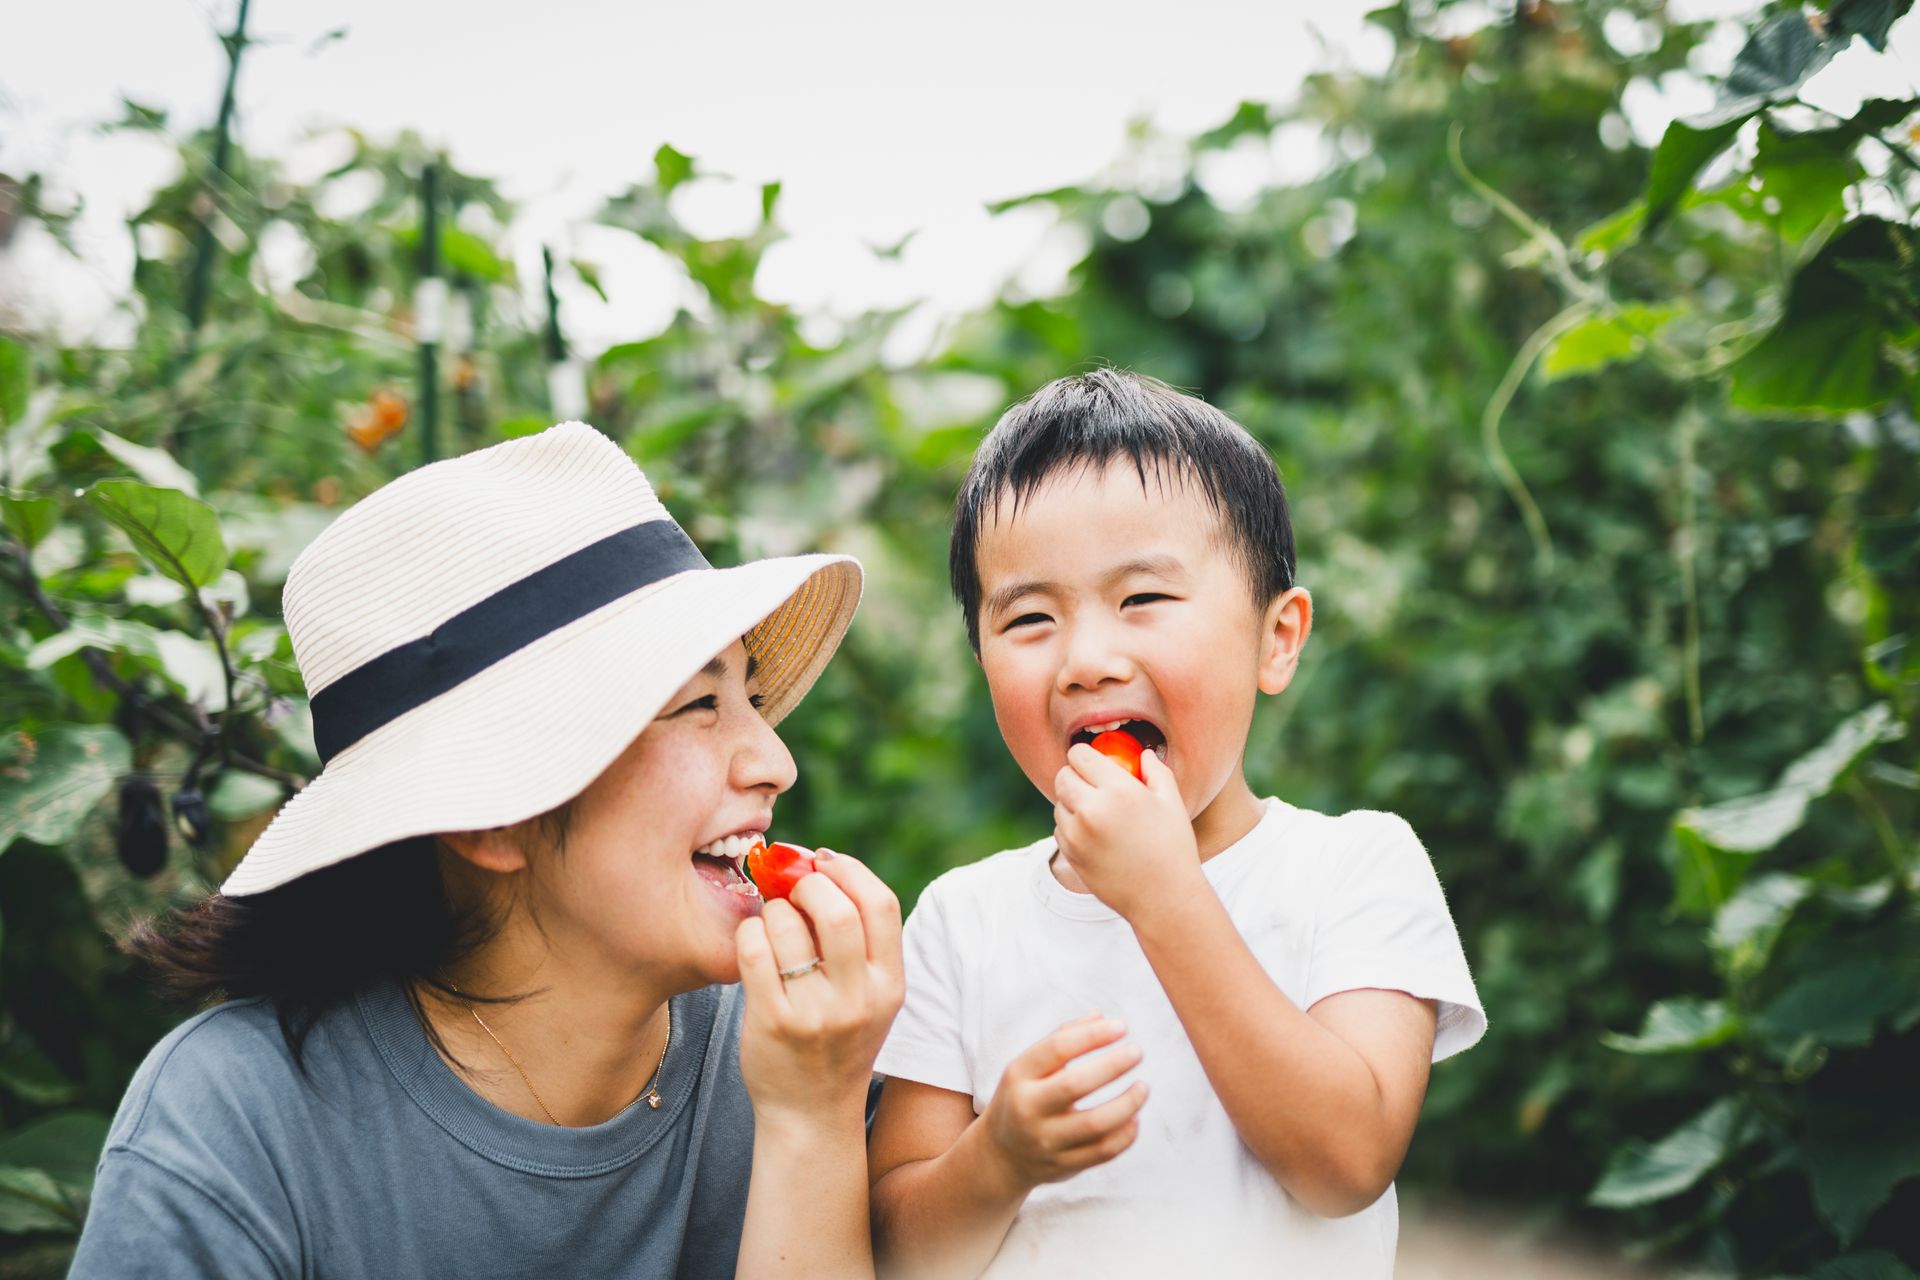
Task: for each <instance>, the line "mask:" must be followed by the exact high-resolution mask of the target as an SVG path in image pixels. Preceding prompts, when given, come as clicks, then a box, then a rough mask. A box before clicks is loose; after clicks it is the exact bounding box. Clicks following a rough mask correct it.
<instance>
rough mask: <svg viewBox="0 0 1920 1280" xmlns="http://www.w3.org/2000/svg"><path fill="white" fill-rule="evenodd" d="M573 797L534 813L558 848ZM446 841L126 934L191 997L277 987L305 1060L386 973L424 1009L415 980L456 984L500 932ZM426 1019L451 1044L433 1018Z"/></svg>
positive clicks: (392, 848)
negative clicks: (444, 855)
mask: <svg viewBox="0 0 1920 1280" xmlns="http://www.w3.org/2000/svg"><path fill="white" fill-rule="evenodd" d="M570 807H571V806H570V805H562V806H561V807H560V808H559V809H556V810H554V811H552V812H551V813H547V814H543V815H541V816H540V817H539V818H536V819H534V820H533V823H532V825H533V827H534V829H535V830H536V831H537V832H538V833H539V834H540V835H541V836H543V837H545V839H546V840H547V842H548V843H550V844H552V845H553V846H554V847H556V848H561V847H564V844H565V839H566V830H567V823H568V818H569V816H570ZM438 846H439V842H438V841H437V840H436V839H435V838H434V837H432V836H420V837H416V838H414V839H410V840H401V841H398V842H397V843H394V844H390V845H386V846H384V847H382V848H379V849H373V850H370V851H368V852H366V853H363V854H360V855H358V856H356V857H352V858H348V859H347V860H346V861H344V862H338V863H335V864H334V865H333V866H331V867H326V868H323V869H321V870H319V871H313V872H309V873H308V874H306V875H304V876H301V877H300V878H299V879H297V880H292V881H289V882H288V883H286V884H284V885H281V886H280V887H279V888H277V889H269V890H267V891H266V892H265V893H256V894H249V895H247V896H246V897H238V898H230V897H227V896H226V895H225V894H219V893H216V894H212V895H211V896H209V897H207V898H204V899H202V900H201V901H200V902H198V903H195V904H194V905H192V906H190V907H185V908H182V909H180V910H178V911H174V912H171V913H169V914H168V915H166V916H163V917H161V918H159V919H157V920H143V921H138V922H136V923H135V924H134V926H133V927H132V929H131V930H129V932H128V934H127V936H126V938H125V939H124V940H123V942H122V944H121V945H122V947H123V948H124V949H125V950H126V951H127V953H128V954H130V955H132V956H133V957H134V958H135V959H138V960H141V961H144V962H145V963H146V964H147V965H148V966H149V967H150V968H151V969H152V970H153V973H154V977H155V981H156V983H157V985H158V986H159V988H160V990H161V992H162V993H163V994H165V995H166V996H168V997H170V998H172V999H175V1000H178V1001H181V1002H183V1003H188V1004H192V1005H196V1006H203V1005H208V1004H217V1003H219V1002H221V1001H225V1000H239V999H244V998H246V997H249V996H270V997H272V998H273V999H274V1001H275V1003H276V1005H277V1008H278V1013H279V1019H280V1031H281V1034H282V1035H284V1036H285V1037H286V1040H287V1048H288V1050H289V1051H290V1052H291V1053H292V1054H293V1059H294V1062H295V1063H296V1064H299V1065H300V1067H301V1070H302V1071H304V1070H305V1069H306V1068H305V1063H304V1060H303V1054H302V1051H303V1049H304V1046H305V1044H306V1038H307V1033H308V1032H310V1031H311V1030H312V1029H313V1025H314V1023H315V1022H316V1021H318V1020H319V1018H320V1017H321V1015H323V1014H325V1013H326V1012H327V1011H329V1010H330V1009H332V1008H334V1007H335V1006H337V1005H339V1004H340V1003H342V1002H343V1001H345V1000H346V999H348V998H349V997H350V996H352V995H353V993H354V992H356V991H358V990H360V989H361V988H362V987H365V986H366V985H368V984H369V983H372V982H375V981H378V980H380V979H391V980H394V981H396V982H398V983H400V985H401V988H402V990H403V991H404V992H405V993H406V996H407V1000H408V1002H409V1003H411V1004H412V1005H413V1006H414V1011H415V1012H416V1013H420V1012H421V1010H420V1007H419V996H418V994H417V992H416V990H415V984H416V983H417V984H422V985H425V986H430V987H435V988H437V989H439V990H441V991H445V992H448V993H449V994H452V989H451V988H450V987H449V985H448V983H447V980H446V974H447V973H448V972H449V971H450V970H451V969H453V968H454V967H455V966H456V965H457V964H458V963H459V962H460V961H461V960H462V959H464V958H465V957H467V956H470V955H472V954H473V952H474V951H476V950H477V949H479V948H480V947H482V946H484V945H485V944H486V943H487V942H488V941H490V940H491V939H492V938H493V937H494V935H495V934H496V933H497V932H498V930H499V920H498V919H497V918H496V917H495V916H494V915H493V914H492V913H491V912H489V911H488V910H487V909H486V908H485V907H484V906H482V905H480V904H478V903H475V904H464V905H463V904H461V903H458V902H456V901H455V899H454V896H453V895H452V894H450V893H449V892H448V887H447V885H446V883H445V881H444V878H443V876H442V874H441V870H440V852H439V847H438ZM459 998H461V999H465V1000H468V1001H473V1002H477V1001H480V1000H482V999H486V997H481V996H479V995H461V996H460V997H459ZM494 999H498V997H494ZM420 1024H421V1026H422V1027H424V1028H425V1029H426V1032H427V1036H428V1038H429V1039H430V1040H431V1041H432V1042H433V1044H434V1047H435V1048H436V1049H439V1050H440V1051H441V1052H443V1053H444V1052H446V1046H445V1045H444V1044H443V1043H442V1042H441V1040H440V1037H439V1035H438V1033H436V1032H435V1031H434V1029H433V1023H432V1020H431V1019H428V1018H426V1017H424V1016H423V1017H421V1019H420Z"/></svg>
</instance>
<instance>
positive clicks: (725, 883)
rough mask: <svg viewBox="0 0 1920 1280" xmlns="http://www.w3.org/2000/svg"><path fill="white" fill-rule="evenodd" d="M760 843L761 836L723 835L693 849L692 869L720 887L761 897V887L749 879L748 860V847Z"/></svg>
mask: <svg viewBox="0 0 1920 1280" xmlns="http://www.w3.org/2000/svg"><path fill="white" fill-rule="evenodd" d="M759 843H760V837H758V836H750V835H739V836H721V837H720V838H719V839H718V840H715V841H714V842H713V843H711V844H707V845H702V846H701V847H700V848H698V849H695V850H694V851H693V869H694V870H695V871H697V872H699V873H700V877H701V879H703V880H706V881H707V882H708V883H709V884H712V885H713V886H714V887H716V888H718V889H722V890H724V891H725V892H727V893H737V894H739V895H740V896H741V897H745V898H758V897H759V896H760V890H758V889H756V888H755V887H754V884H753V881H751V880H749V879H747V872H746V866H745V862H746V857H747V851H748V850H749V849H751V848H753V846H755V845H757V844H759Z"/></svg>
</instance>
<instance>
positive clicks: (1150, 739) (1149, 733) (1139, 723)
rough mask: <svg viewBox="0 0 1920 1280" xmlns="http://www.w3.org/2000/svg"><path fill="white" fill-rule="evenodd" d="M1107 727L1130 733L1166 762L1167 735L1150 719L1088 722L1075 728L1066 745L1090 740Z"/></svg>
mask: <svg viewBox="0 0 1920 1280" xmlns="http://www.w3.org/2000/svg"><path fill="white" fill-rule="evenodd" d="M1109 729H1118V730H1120V731H1121V732H1122V733H1127V734H1131V735H1132V736H1133V740H1134V741H1135V742H1138V743H1139V744H1140V745H1141V746H1143V747H1145V748H1146V749H1147V750H1148V751H1151V752H1153V754H1155V755H1157V756H1159V757H1160V761H1161V763H1163V764H1164V763H1165V762H1166V759H1167V735H1166V734H1164V733H1162V732H1161V731H1160V726H1159V725H1157V724H1154V723H1153V722H1152V721H1151V720H1110V721H1107V722H1106V723H1104V724H1090V725H1087V726H1086V727H1085V728H1082V729H1078V730H1076V731H1075V732H1074V734H1073V736H1072V737H1071V738H1069V739H1068V740H1067V745H1068V746H1069V747H1071V746H1073V745H1074V744H1075V743H1080V742H1092V741H1093V740H1094V739H1095V738H1097V737H1098V736H1100V735H1101V734H1103V733H1105V732H1107V731H1108V730H1109Z"/></svg>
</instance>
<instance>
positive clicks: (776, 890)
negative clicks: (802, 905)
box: [747, 840, 813, 902]
mask: <svg viewBox="0 0 1920 1280" xmlns="http://www.w3.org/2000/svg"><path fill="white" fill-rule="evenodd" d="M812 870H813V850H811V849H802V848H801V847H800V846H799V845H797V844H781V843H780V842H779V841H778V840H776V841H774V842H773V843H772V844H757V845H755V846H753V848H751V849H749V850H747V875H748V876H749V877H751V878H752V880H753V883H754V885H755V887H756V888H758V889H759V890H760V896H761V897H762V898H765V899H766V900H767V901H768V902H772V901H774V900H775V899H778V898H784V897H786V896H787V895H788V894H790V893H792V892H793V886H794V885H796V884H798V883H799V881H800V877H801V876H804V875H806V874H808V873H809V872H811V871H812Z"/></svg>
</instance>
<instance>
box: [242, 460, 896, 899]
mask: <svg viewBox="0 0 1920 1280" xmlns="http://www.w3.org/2000/svg"><path fill="white" fill-rule="evenodd" d="M860 582H861V576H860V565H859V563H858V562H857V561H855V560H854V559H852V558H851V557H849V556H836V555H808V556H792V557H787V558H784V559H776V560H761V561H756V562H754V563H751V564H743V565H740V566H739V567H737V568H732V569H715V568H712V567H710V566H709V565H708V564H707V562H706V560H705V559H704V558H702V556H701V555H700V552H699V551H698V550H697V549H696V548H695V547H694V545H693V543H692V541H691V540H689V539H688V537H687V535H686V534H685V533H683V532H681V530H680V526H679V525H677V524H676V523H674V520H673V517H672V516H670V515H668V514H667V511H666V508H664V507H663V506H661V505H660V500H659V499H658V498H657V497H656V496H655V495H654V492H653V487H652V486H651V485H649V484H648V483H647V478H646V477H645V476H644V475H642V474H641V472H640V469H639V468H638V467H636V466H635V465H634V464H633V462H632V461H631V460H630V459H629V458H628V457H627V455H626V454H625V453H623V452H622V451H621V449H620V448H619V446H617V445H615V444H614V443H613V442H612V441H611V440H609V439H607V438H606V437H605V436H603V435H601V434H600V433H599V432H597V431H595V430H594V429H593V428H592V427H589V426H587V425H585V424H584V423H579V422H567V423H562V424H561V425H559V426H557V427H553V428H551V429H549V430H546V431H543V432H541V433H540V434H538V435H535V436H528V437H526V438H524V439H520V440H513V441H509V442H508V443H506V444H500V445H495V446H494V447H492V448H490V449H482V450H480V451H479V452H477V453H471V454H468V455H466V456H465V457H461V458H454V459H450V460H448V461H445V462H436V463H433V464H432V465H430V466H426V467H422V468H420V469H419V470H418V471H414V472H412V473H410V474H408V475H405V476H402V477H400V478H399V479H398V480H395V481H393V482H392V483H391V484H389V485H387V486H386V487H385V488H383V489H380V490H379V491H378V492H376V493H374V494H372V495H370V496H369V497H367V498H366V499H364V500H363V501H361V502H360V503H358V504H357V505H355V506H354V507H353V508H352V509H351V510H349V511H347V512H346V513H345V514H344V515H342V516H341V517H340V518H339V519H338V520H336V521H334V522H333V524H331V525H330V526H328V527H327V529H326V531H325V532H324V533H322V534H321V535H320V536H319V537H318V538H317V539H315V540H314V542H313V544H312V545H311V546H310V547H308V548H307V550H306V551H305V552H303V553H302V554H301V556H300V558H299V559H298V560H297V561H296V562H295V563H294V566H293V570H292V572H291V573H289V574H288V576H287V586H286V595H285V606H286V620H287V630H288V633H289V634H290V636H291V637H292V640H293V649H294V654H295V656H296V657H297V658H298V660H299V664H300V671H301V674H302V675H303V676H304V677H305V679H306V684H307V692H308V693H309V694H310V695H311V697H312V703H313V722H314V740H315V745H316V746H317V747H318V748H319V752H320V758H321V760H322V761H323V762H324V764H325V768H324V769H323V770H322V771H321V773H320V776H319V777H317V778H315V779H314V780H313V782H312V783H311V784H309V785H308V786H307V787H306V789H305V790H303V791H301V792H300V793H299V794H298V795H296V796H294V798H293V799H292V800H290V801H288V802H287V804H286V806H285V807H284V808H282V809H281V810H280V812H279V814H278V815H277V816H276V817H275V818H274V820H273V822H272V824H271V825H270V826H268V828H267V829H266V830H265V831H264V832H263V833H261V836H260V838H259V839H258V840H257V841H255V842H254V845H253V847H252V848H251V849H250V850H248V852H247V855H246V857H245V858H243V859H241V861H240V864H239V865H238V866H237V867H235V868H234V871H233V874H232V875H231V876H229V877H228V878H227V882H226V883H225V884H224V885H222V886H221V892H223V893H225V894H228V895H230V896H237V895H242V894H250V893H260V892H263V891H265V890H267V889H272V888H274V887H276V886H278V885H283V884H285V883H287V882H288V881H289V880H293V879H295V878H296V877H299V876H302V875H305V874H307V873H308V872H310V871H317V870H319V869H320V868H322V867H327V866H331V865H333V864H334V863H337V862H340V861H342V860H344V859H347V858H351V857H353V856H354V855H356V854H360V853H365V852H367V851H368V850H370V849H376V848H378V847H380V846H381V845H385V844H389V843H391V842H393V841H396V840H401V839H405V838H407V837H409V836H420V835H428V834H431V833H434V832H440V831H472V830H480V829H483V828H488V827H500V826H507V825H509V824H512V823H515V822H521V821H524V820H526V819H528V818H531V817H534V816H536V815H537V814H541V813H544V812H546V811H547V810H549V809H551V808H554V807H555V806H557V805H559V804H561V803H563V802H565V801H566V800H569V799H571V798H572V797H573V796H575V795H577V794H579V793H580V792H581V791H582V790H584V789H585V788H586V786H587V784H588V783H590V782H592V781H593V780H594V778H596V777H598V776H599V775H600V773H601V772H602V771H603V770H605V769H606V767H607V766H608V765H610V764H611V763H613V760H614V758H615V757H617V756H618V755H619V754H620V753H621V752H622V751H623V750H625V749H626V747H627V746H628V744H630V743H631V742H632V741H633V740H634V738H635V737H637V736H638V735H639V733H640V731H641V730H642V729H644V728H645V727H646V726H647V724H648V723H649V722H650V721H651V720H652V719H653V717H654V716H655V715H657V714H658V713H659V711H660V709H661V708H662V707H663V706H665V705H666V701H667V699H668V698H669V697H671V696H672V695H673V693H674V691H675V690H677V689H678V688H680V686H681V685H683V684H685V683H686V682H687V681H688V680H689V679H691V678H692V677H693V675H694V674H695V673H696V672H698V671H699V670H700V669H701V667H703V666H705V665H706V663H707V662H708V661H710V660H711V659H712V658H713V657H714V655H716V654H718V653H720V652H721V651H722V650H724V649H725V648H726V647H727V646H728V645H730V644H732V643H733V642H734V641H735V640H741V639H744V640H745V642H746V647H747V651H748V653H750V654H751V655H752V656H753V658H754V659H755V660H756V661H757V663H758V668H759V675H758V679H759V686H760V693H761V695H762V696H763V697H764V698H765V700H766V701H765V707H764V713H765V715H766V717H767V719H768V720H769V721H775V722H777V721H778V720H779V719H780V718H781V717H782V716H783V715H785V714H786V713H787V712H788V711H789V710H791V709H792V708H793V706H794V704H795V703H797V702H798V701H799V700H800V697H801V695H802V694H804V693H805V692H806V691H807V688H808V687H809V686H810V685H812V684H813V681H814V678H815V677H816V676H818V675H819V674H820V669H821V668H822V667H824V666H825V665H826V662H827V659H828V657H829V656H831V655H832V653H833V650H834V648H835V646H837V645H838V644H839V642H840V637H841V636H842V635H843V634H844V633H845V632H846V629H847V624H848V622H850V621H851V620H852V618H853V610H854V606H855V605H856V604H857V603H858V602H859V598H860Z"/></svg>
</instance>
